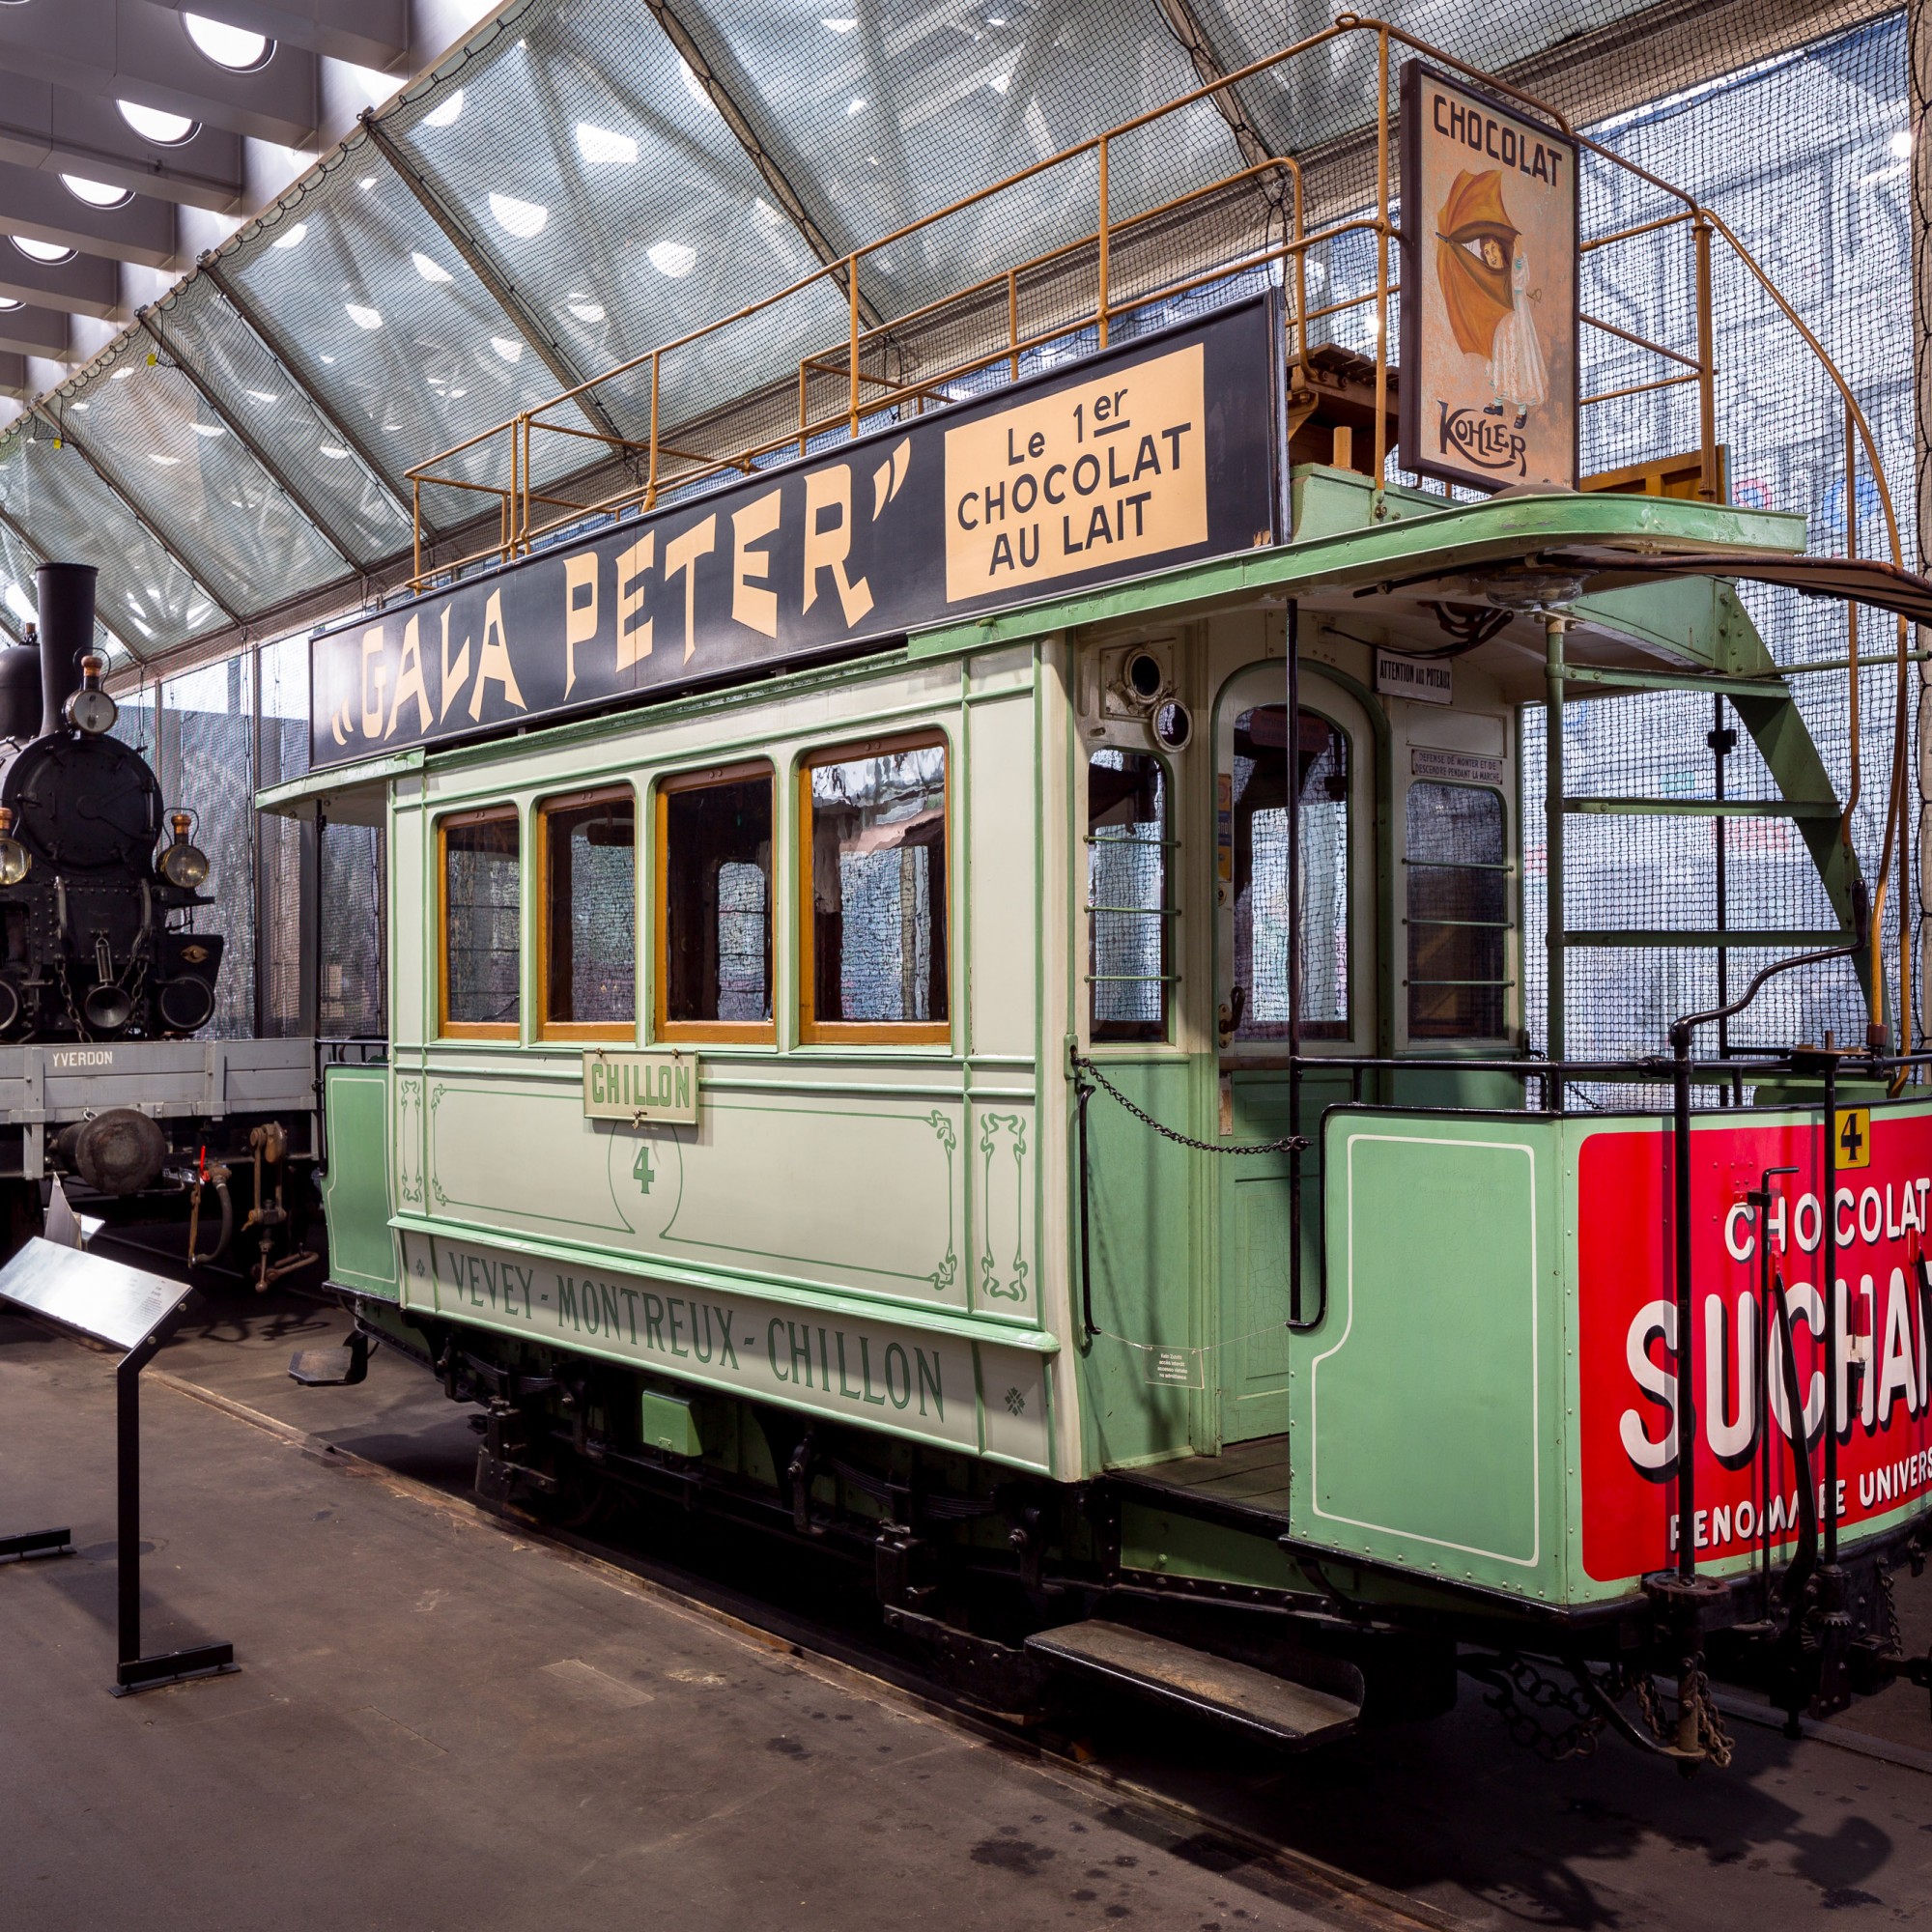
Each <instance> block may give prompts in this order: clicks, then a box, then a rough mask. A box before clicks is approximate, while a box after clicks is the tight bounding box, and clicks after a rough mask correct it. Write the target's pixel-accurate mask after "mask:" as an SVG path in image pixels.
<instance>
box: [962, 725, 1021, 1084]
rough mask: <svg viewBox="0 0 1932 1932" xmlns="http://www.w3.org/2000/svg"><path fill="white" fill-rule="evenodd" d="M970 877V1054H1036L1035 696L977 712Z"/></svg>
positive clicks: (970, 810) (973, 730) (969, 835)
mask: <svg viewBox="0 0 1932 1932" xmlns="http://www.w3.org/2000/svg"><path fill="white" fill-rule="evenodd" d="M969 729H970V731H971V733H972V773H971V785H970V793H971V796H970V800H969V805H968V821H967V852H966V860H967V864H966V877H967V879H968V881H969V882H970V890H971V893H972V905H971V916H970V919H969V921H968V933H969V939H970V947H971V954H970V978H969V985H970V989H971V990H970V998H971V1001H972V1013H971V1019H972V1037H971V1046H970V1050H971V1051H972V1052H973V1053H974V1054H1002V1055H1016V1056H1030V1055H1031V1054H1032V1053H1033V1051H1034V998H1035V966H1036V959H1037V954H1036V951H1035V946H1036V939H1035V913H1036V902H1037V853H1036V849H1035V848H1036V844H1037V832H1036V828H1035V816H1034V707H1033V702H1032V698H1031V695H1026V696H1019V697H1014V698H1011V699H1005V698H1003V699H1001V700H999V701H998V702H986V703H982V704H977V705H975V706H974V707H973V711H972V716H971V721H970V725H969Z"/></svg>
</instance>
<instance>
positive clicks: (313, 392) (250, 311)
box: [200, 254, 437, 542]
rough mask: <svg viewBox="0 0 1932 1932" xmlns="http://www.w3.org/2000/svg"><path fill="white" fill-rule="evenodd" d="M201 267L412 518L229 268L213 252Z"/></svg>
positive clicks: (411, 508) (427, 531)
mask: <svg viewBox="0 0 1932 1932" xmlns="http://www.w3.org/2000/svg"><path fill="white" fill-rule="evenodd" d="M200 268H201V271H202V273H203V274H205V275H206V276H207V277H208V278H209V280H210V281H212V282H213V284H214V286H215V287H216V289H218V290H219V291H220V293H221V297H222V299H223V300H224V301H226V302H227V304H228V306H229V307H230V308H232V309H233V310H234V311H235V313H236V314H237V315H239V316H240V317H241V320H242V321H243V322H244V323H245V324H246V325H247V326H248V327H249V328H251V329H252V330H253V331H254V332H255V335H256V337H257V338H258V339H259V341H260V342H261V344H262V347H263V348H264V349H266V350H267V351H268V352H269V354H270V355H272V356H273V357H274V358H275V360H276V362H278V363H279V364H280V365H281V369H282V373H283V374H284V375H285V376H287V377H288V379H289V381H290V382H291V383H293V384H295V386H296V387H297V388H298V389H299V390H300V391H301V392H302V394H303V396H305V397H306V398H307V399H308V402H309V405H310V406H311V407H312V408H313V409H314V411H315V412H316V414H317V415H319V416H320V417H321V418H322V419H323V421H324V422H326V423H327V425H328V426H329V428H330V429H331V430H333V431H334V432H335V434H336V435H337V436H339V437H340V438H341V439H342V440H343V442H344V443H346V444H347V445H348V446H349V448H351V449H353V450H354V451H355V454H356V455H357V456H359V457H360V458H361V459H362V465H363V468H364V469H367V470H368V472H369V473H370V475H372V476H373V477H374V478H375V479H376V481H377V482H378V483H379V484H381V485H382V487H383V488H384V490H386V491H387V492H388V493H389V495H390V496H391V497H393V498H394V499H395V502H396V506H397V508H398V509H400V510H401V511H402V513H403V515H404V516H405V517H411V518H413V517H414V515H415V505H414V504H413V503H412V500H411V499H410V497H409V496H408V495H406V494H405V492H404V491H403V490H402V489H401V487H400V486H399V485H398V484H397V482H396V480H395V478H394V477H392V476H391V475H390V474H389V472H388V470H387V469H384V467H383V465H382V463H381V462H380V461H379V460H378V458H377V455H376V452H375V451H374V450H373V449H371V448H370V446H369V444H368V442H367V441H366V440H364V439H363V438H362V437H361V436H359V435H357V433H356V432H355V430H353V429H351V428H350V426H349V424H348V423H347V422H345V421H344V420H343V418H342V417H341V416H340V415H338V414H337V413H336V412H335V411H334V410H332V409H331V408H330V407H329V406H328V403H327V401H326V400H325V398H324V397H323V396H322V394H321V392H320V391H319V390H317V389H316V388H314V387H313V386H312V385H311V384H308V383H307V382H305V381H303V379H302V374H301V365H300V364H299V363H298V362H297V360H296V359H295V356H294V355H292V354H291V353H290V351H289V348H288V346H287V344H285V343H284V342H283V341H282V338H281V337H280V335H279V334H277V333H276V331H275V329H274V327H273V326H272V325H271V324H270V322H269V321H268V320H267V319H266V318H265V317H264V316H263V314H262V312H261V310H260V309H258V308H257V307H256V306H255V304H254V303H253V302H252V301H250V300H249V299H248V298H247V297H246V296H244V295H243V294H242V293H241V290H240V289H239V288H237V287H236V285H235V282H234V280H233V278H232V277H231V276H230V275H229V273H228V271H227V270H226V269H224V268H223V267H222V266H221V261H220V258H219V257H218V256H216V255H213V254H208V255H204V256H203V257H202V258H201V262H200ZM421 522H422V532H423V535H424V536H425V537H426V538H428V539H429V540H430V541H432V542H434V541H435V539H436V535H437V532H436V529H435V527H434V526H432V525H431V523H430V521H429V519H428V518H427V517H425V518H423V519H422V520H421Z"/></svg>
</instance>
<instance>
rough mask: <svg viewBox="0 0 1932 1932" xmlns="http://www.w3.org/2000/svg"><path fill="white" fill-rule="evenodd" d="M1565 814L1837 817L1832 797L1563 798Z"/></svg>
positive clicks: (1836, 803)
mask: <svg viewBox="0 0 1932 1932" xmlns="http://www.w3.org/2000/svg"><path fill="white" fill-rule="evenodd" d="M1563 810H1565V811H1573V812H1580V813H1583V814H1585V815H1588V816H1596V815H1599V814H1605V813H1625V814H1630V815H1634V816H1640V817H1658V818H1837V817H1839V816H1840V815H1841V812H1842V808H1841V807H1840V806H1839V804H1838V802H1837V800H1836V799H1833V798H1566V799H1565V800H1564V801H1563Z"/></svg>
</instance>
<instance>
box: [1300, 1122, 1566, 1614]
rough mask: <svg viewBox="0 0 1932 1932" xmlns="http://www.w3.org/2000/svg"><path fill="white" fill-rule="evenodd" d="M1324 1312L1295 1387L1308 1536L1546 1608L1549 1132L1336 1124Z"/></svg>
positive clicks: (1552, 1529) (1538, 1126)
mask: <svg viewBox="0 0 1932 1932" xmlns="http://www.w3.org/2000/svg"><path fill="white" fill-rule="evenodd" d="M1324 1141H1325V1153H1326V1170H1327V1171H1326V1190H1325V1191H1326V1207H1327V1215H1328V1252H1327V1285H1326V1286H1327V1306H1326V1309H1325V1312H1324V1316H1323V1320H1322V1322H1321V1327H1320V1329H1319V1330H1318V1331H1317V1332H1316V1333H1315V1334H1313V1335H1311V1336H1310V1337H1308V1338H1307V1344H1306V1353H1305V1355H1302V1356H1300V1357H1299V1363H1305V1367H1301V1366H1299V1365H1298V1368H1297V1377H1296V1381H1297V1412H1296V1418H1295V1423H1296V1429H1297V1431H1303V1430H1305V1432H1306V1433H1305V1435H1302V1436H1301V1437H1300V1439H1301V1440H1303V1441H1305V1442H1306V1443H1307V1445H1308V1446H1307V1449H1306V1452H1305V1453H1298V1454H1297V1456H1296V1458H1295V1467H1294V1470H1293V1496H1294V1501H1293V1520H1294V1526H1295V1530H1296V1533H1297V1534H1299V1535H1302V1536H1305V1537H1307V1538H1309V1539H1310V1540H1311V1541H1312V1542H1316V1543H1321V1544H1326V1545H1328V1546H1330V1547H1332V1548H1344V1549H1348V1550H1350V1551H1354V1552H1359V1553H1361V1554H1363V1555H1366V1556H1373V1557H1377V1558H1380V1559H1382V1560H1384V1561H1392V1562H1398V1563H1404V1564H1406V1565H1408V1566H1409V1567H1411V1568H1414V1569H1417V1570H1422V1571H1430V1572H1435V1573H1436V1574H1438V1575H1444V1576H1452V1577H1462V1578H1464V1579H1467V1580H1473V1581H1478V1582H1483V1583H1486V1584H1490V1585H1493V1586H1500V1587H1503V1588H1507V1589H1513V1590H1518V1591H1521V1592H1524V1593H1525V1594H1529V1595H1535V1596H1547V1595H1548V1594H1549V1593H1550V1588H1551V1584H1552V1582H1553V1578H1554V1577H1555V1575H1556V1573H1557V1570H1558V1567H1559V1563H1560V1557H1561V1539H1560V1535H1559V1534H1558V1530H1559V1512H1560V1508H1561V1501H1562V1495H1561V1477H1560V1471H1561V1466H1562V1460H1561V1454H1560V1449H1559V1448H1557V1446H1556V1444H1555V1437H1556V1435H1557V1434H1558V1432H1559V1431H1560V1417H1559V1415H1558V1413H1557V1404H1556V1401H1555V1393H1554V1378H1553V1364H1554V1362H1555V1358H1556V1348H1557V1342H1558V1335H1557V1329H1556V1311H1555V1306H1554V1302H1555V1294H1554V1286H1555V1276H1554V1273H1553V1269H1554V1265H1555V1261H1556V1251H1555V1232H1556V1231H1555V1229H1554V1226H1553V1223H1552V1218H1551V1211H1550V1210H1551V1205H1552V1198H1553V1196H1552V1189H1553V1187H1554V1185H1555V1181H1556V1177H1557V1173H1558V1163H1557V1160H1556V1158H1555V1154H1556V1148H1555V1145H1554V1141H1553V1138H1552V1129H1551V1127H1550V1125H1549V1124H1548V1122H1540V1121H1537V1120H1534V1119H1530V1118H1523V1117H1519V1118H1517V1119H1514V1120H1493V1119H1479V1118H1473V1119H1472V1118H1471V1117H1469V1116H1466V1115H1465V1116H1462V1117H1456V1116H1448V1117H1444V1116H1439V1115H1438V1116H1435V1117H1431V1116H1427V1115H1402V1114H1394V1113H1381V1114H1371V1113H1363V1112H1357V1111H1354V1110H1352V1109H1351V1110H1347V1111H1343V1112H1338V1113H1337V1114H1335V1115H1333V1116H1331V1117H1330V1119H1329V1120H1328V1122H1326V1131H1325V1134H1324Z"/></svg>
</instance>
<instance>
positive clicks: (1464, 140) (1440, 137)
mask: <svg viewBox="0 0 1932 1932" xmlns="http://www.w3.org/2000/svg"><path fill="white" fill-rule="evenodd" d="M1577 206H1578V197H1577V143H1576V142H1575V141H1574V140H1573V139H1572V138H1571V137H1570V136H1569V135H1568V134H1565V133H1563V132H1561V131H1560V130H1559V129H1557V128H1551V127H1549V126H1548V125H1547V124H1546V123H1544V122H1542V121H1538V120H1536V119H1534V118H1532V117H1530V116H1528V115H1526V114H1524V113H1523V112H1522V110H1521V109H1520V108H1519V107H1513V106H1509V105H1507V104H1505V103H1504V102H1502V101H1500V100H1497V99H1492V97H1491V96H1489V95H1487V94H1483V93H1480V92H1478V91H1477V90H1476V89H1474V88H1472V87H1471V86H1469V85H1468V83H1467V82H1465V81H1462V80H1452V79H1451V78H1450V77H1449V76H1448V75H1446V74H1442V73H1437V72H1436V71H1435V69H1433V68H1430V67H1427V66H1425V65H1424V64H1423V63H1422V62H1421V61H1410V62H1408V63H1407V64H1406V66H1405V67H1404V69H1403V71H1402V388H1401V394H1400V408H1401V426H1400V434H1401V440H1402V460H1403V463H1404V464H1405V466H1406V468H1408V469H1412V470H1414V471H1416V473H1417V474H1418V475H1423V476H1435V477H1440V478H1441V479H1442V480H1443V481H1445V482H1449V483H1462V484H1465V485H1467V486H1468V487H1469V488H1471V489H1475V490H1501V489H1506V488H1507V487H1508V486H1509V485H1511V484H1513V483H1514V484H1522V483H1528V484H1537V483H1548V484H1554V485H1556V486H1557V487H1559V488H1561V489H1566V490H1574V489H1575V488H1576V487H1577V261H1578V243H1577Z"/></svg>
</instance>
